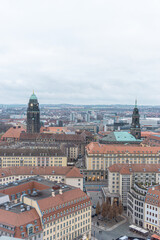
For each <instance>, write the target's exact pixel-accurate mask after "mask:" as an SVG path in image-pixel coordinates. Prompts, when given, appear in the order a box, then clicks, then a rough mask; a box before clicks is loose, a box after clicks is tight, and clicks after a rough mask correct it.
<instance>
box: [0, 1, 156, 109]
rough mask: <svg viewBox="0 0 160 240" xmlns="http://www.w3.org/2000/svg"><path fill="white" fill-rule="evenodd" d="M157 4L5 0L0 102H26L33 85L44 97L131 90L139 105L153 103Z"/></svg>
mask: <svg viewBox="0 0 160 240" xmlns="http://www.w3.org/2000/svg"><path fill="white" fill-rule="evenodd" d="M31 4H32V7H30V6H31ZM19 9H21V11H19ZM159 9H160V3H159V2H158V1H152V2H150V1H144V0H143V1H141V2H139V1H137V0H136V1H134V3H131V2H129V1H126V0H122V1H121V2H120V1H118V0H115V1H112V2H111V1H101V2H99V1H95V0H93V1H90V0H88V1H73V0H69V1H67V2H66V1H64V0H63V1H60V2H57V1H50V0H49V1H47V4H46V3H44V2H43V1H34V3H33V2H31V1H23V2H21V1H16V3H13V2H11V1H5V2H4V3H3V5H2V7H1V9H0V20H1V22H3V25H1V27H0V30H1V38H0V56H1V57H0V64H1V68H0V84H1V90H0V103H2V104H5V103H6V104H11V103H14V104H17V103H23V104H25V103H27V101H28V97H29V96H30V94H31V92H32V89H35V92H36V94H37V96H38V99H39V101H40V102H41V103H44V104H45V103H48V104H61V103H67V104H117V103H119V104H132V103H133V101H134V99H135V98H136V97H137V98H138V102H139V105H158V104H159V102H160V96H159V91H158V90H159V77H160V71H159V63H160V60H159V53H160V47H159V41H160V34H159V22H160V16H159ZM35 13H36V14H35Z"/></svg>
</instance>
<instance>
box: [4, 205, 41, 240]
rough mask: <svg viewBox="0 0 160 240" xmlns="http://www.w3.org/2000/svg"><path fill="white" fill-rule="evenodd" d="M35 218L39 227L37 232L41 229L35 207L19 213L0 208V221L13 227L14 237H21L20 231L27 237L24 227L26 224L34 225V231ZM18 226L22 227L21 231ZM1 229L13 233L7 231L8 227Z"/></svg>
mask: <svg viewBox="0 0 160 240" xmlns="http://www.w3.org/2000/svg"><path fill="white" fill-rule="evenodd" d="M35 220H36V221H37V224H36V226H38V227H39V229H38V232H40V231H42V226H41V221H40V218H39V215H38V213H37V212H36V210H35V209H31V210H29V211H25V212H21V213H15V212H11V211H6V210H3V209H0V223H3V224H4V225H10V226H12V227H14V228H15V229H14V237H16V238H21V237H22V236H21V233H22V232H23V233H24V234H25V235H24V237H25V238H26V237H28V233H27V229H26V227H27V225H28V224H32V225H33V226H34V231H35V232H36V229H35V223H34V221H35ZM20 226H22V227H23V231H21V230H20ZM3 231H5V232H8V233H12V234H13V232H12V231H8V229H3Z"/></svg>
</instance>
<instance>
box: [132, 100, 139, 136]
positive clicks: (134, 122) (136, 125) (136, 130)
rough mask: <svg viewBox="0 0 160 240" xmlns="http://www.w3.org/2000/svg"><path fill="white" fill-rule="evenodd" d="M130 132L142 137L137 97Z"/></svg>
mask: <svg viewBox="0 0 160 240" xmlns="http://www.w3.org/2000/svg"><path fill="white" fill-rule="evenodd" d="M130 133H131V134H132V135H133V136H134V137H135V138H136V139H141V127H140V115H139V110H138V108H137V99H135V107H134V109H133V114H132V123H131V128H130Z"/></svg>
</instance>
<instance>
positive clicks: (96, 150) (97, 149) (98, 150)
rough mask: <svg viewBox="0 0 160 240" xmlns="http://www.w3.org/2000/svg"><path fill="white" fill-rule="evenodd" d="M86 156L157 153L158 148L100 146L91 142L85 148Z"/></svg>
mask: <svg viewBox="0 0 160 240" xmlns="http://www.w3.org/2000/svg"><path fill="white" fill-rule="evenodd" d="M86 151H87V153H88V154H107V153H108V154H110V153H116V154H117V153H125V152H128V153H132V154H133V153H158V152H160V147H142V146H139V145H138V146H137V145H114V144H108V145H107V144H100V143H98V142H91V143H89V144H88V145H87V146H86Z"/></svg>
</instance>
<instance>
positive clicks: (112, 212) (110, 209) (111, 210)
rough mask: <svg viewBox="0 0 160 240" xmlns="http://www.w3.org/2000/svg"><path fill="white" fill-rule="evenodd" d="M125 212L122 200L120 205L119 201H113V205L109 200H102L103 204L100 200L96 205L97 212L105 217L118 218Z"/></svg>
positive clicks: (109, 218)
mask: <svg viewBox="0 0 160 240" xmlns="http://www.w3.org/2000/svg"><path fill="white" fill-rule="evenodd" d="M122 213H123V205H122V203H121V201H120V202H119V205H117V202H115V201H114V202H113V204H112V205H111V204H110V202H109V200H108V199H107V201H106V202H105V201H104V202H102V205H100V203H99V201H98V203H97V206H96V214H97V216H98V215H102V217H103V218H104V219H108V220H111V219H116V218H117V216H118V215H121V214H122Z"/></svg>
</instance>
